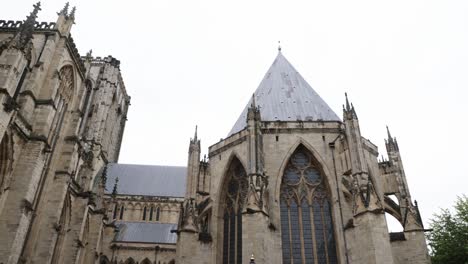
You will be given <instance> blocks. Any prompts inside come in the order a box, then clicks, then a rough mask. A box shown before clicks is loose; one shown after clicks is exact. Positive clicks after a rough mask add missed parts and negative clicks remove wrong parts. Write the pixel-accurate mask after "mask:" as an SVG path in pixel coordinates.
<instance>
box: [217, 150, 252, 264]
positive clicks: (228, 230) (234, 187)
mask: <svg viewBox="0 0 468 264" xmlns="http://www.w3.org/2000/svg"><path fill="white" fill-rule="evenodd" d="M226 177H227V178H226V179H227V182H226V186H225V188H226V189H225V191H224V193H225V200H224V204H223V206H224V215H223V218H224V228H223V263H224V264H240V263H242V208H243V204H244V201H245V198H246V194H247V187H248V178H247V174H246V172H245V170H244V167H243V166H242V164H241V163H240V162H239V160H238V159H236V158H234V159H233V161H232V162H231V165H230V167H229V170H228V172H227V175H226Z"/></svg>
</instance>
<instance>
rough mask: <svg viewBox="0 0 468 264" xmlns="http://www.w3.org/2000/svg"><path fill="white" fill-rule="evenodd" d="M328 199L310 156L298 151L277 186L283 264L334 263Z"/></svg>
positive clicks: (320, 176)
mask: <svg viewBox="0 0 468 264" xmlns="http://www.w3.org/2000/svg"><path fill="white" fill-rule="evenodd" d="M329 199H330V195H329V193H328V192H327V190H326V188H325V184H324V180H323V177H322V175H321V173H320V170H319V168H318V166H316V165H315V164H314V162H313V159H312V155H311V153H310V152H309V151H308V150H307V149H306V148H305V147H303V146H300V147H298V149H297V150H296V151H295V152H294V153H293V154H292V156H291V158H290V160H289V162H288V164H287V166H286V169H285V171H284V174H283V179H282V183H281V193H280V215H281V241H282V251H283V263H327V264H334V263H337V256H336V248H335V239H334V232H333V220H332V216H331V207H330V202H329Z"/></svg>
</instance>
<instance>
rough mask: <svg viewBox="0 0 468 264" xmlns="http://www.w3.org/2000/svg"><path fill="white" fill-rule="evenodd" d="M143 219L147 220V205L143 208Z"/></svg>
mask: <svg viewBox="0 0 468 264" xmlns="http://www.w3.org/2000/svg"><path fill="white" fill-rule="evenodd" d="M143 220H146V206H145V208H144V209H143Z"/></svg>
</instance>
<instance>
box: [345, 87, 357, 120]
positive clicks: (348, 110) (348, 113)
mask: <svg viewBox="0 0 468 264" xmlns="http://www.w3.org/2000/svg"><path fill="white" fill-rule="evenodd" d="M345 97H346V106H345V105H343V119H344V120H346V119H349V120H352V119H356V120H357V119H358V117H357V114H356V110H354V106H353V104H352V103H351V104H350V103H349V100H348V93H345Z"/></svg>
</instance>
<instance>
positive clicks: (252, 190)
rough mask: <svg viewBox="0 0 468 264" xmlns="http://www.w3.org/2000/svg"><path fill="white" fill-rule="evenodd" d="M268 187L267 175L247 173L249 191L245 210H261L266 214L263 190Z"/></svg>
mask: <svg viewBox="0 0 468 264" xmlns="http://www.w3.org/2000/svg"><path fill="white" fill-rule="evenodd" d="M267 187H268V176H267V175H265V173H263V174H262V175H260V174H251V175H249V191H248V199H247V206H246V212H247V213H255V212H263V213H264V214H266V215H267V213H266V212H267V210H266V208H265V201H266V197H265V193H266V192H265V191H266V188H267Z"/></svg>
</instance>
